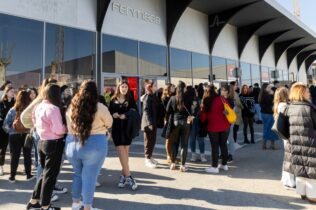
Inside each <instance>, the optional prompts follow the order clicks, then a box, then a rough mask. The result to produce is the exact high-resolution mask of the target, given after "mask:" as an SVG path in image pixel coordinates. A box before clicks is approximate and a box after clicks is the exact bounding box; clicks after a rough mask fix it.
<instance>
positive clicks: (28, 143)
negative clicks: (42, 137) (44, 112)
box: [24, 131, 34, 149]
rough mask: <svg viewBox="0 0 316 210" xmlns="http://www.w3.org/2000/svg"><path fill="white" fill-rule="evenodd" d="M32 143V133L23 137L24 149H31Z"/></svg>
mask: <svg viewBox="0 0 316 210" xmlns="http://www.w3.org/2000/svg"><path fill="white" fill-rule="evenodd" d="M33 141H34V139H33V131H30V132H29V133H28V134H27V135H26V137H25V142H24V147H25V148H28V149H31V148H32V145H33Z"/></svg>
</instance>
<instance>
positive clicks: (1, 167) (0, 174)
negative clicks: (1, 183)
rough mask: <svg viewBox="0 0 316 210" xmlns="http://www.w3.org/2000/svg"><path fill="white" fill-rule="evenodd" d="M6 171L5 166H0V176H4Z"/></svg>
mask: <svg viewBox="0 0 316 210" xmlns="http://www.w3.org/2000/svg"><path fill="white" fill-rule="evenodd" d="M3 174H4V171H3V166H0V176H3Z"/></svg>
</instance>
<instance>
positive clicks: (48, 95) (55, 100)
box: [42, 83, 66, 124]
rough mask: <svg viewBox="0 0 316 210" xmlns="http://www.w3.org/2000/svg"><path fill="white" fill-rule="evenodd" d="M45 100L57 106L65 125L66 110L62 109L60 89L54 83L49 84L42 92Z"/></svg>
mask: <svg viewBox="0 0 316 210" xmlns="http://www.w3.org/2000/svg"><path fill="white" fill-rule="evenodd" d="M42 96H43V99H45V100H48V101H49V102H50V103H51V104H53V105H55V106H57V107H58V108H59V110H60V113H61V116H62V120H63V123H64V124H66V117H65V110H64V109H62V102H61V91H60V87H59V86H58V85H57V84H54V83H48V84H47V85H46V87H45V88H44V89H43V90H42Z"/></svg>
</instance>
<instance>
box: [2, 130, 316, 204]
mask: <svg viewBox="0 0 316 210" xmlns="http://www.w3.org/2000/svg"><path fill="white" fill-rule="evenodd" d="M256 131H257V135H256V140H257V141H259V140H260V129H259V128H257V129H256ZM240 137H241V136H240ZM206 142H207V146H206V147H207V148H208V151H209V150H210V146H209V143H208V141H206ZM141 145H142V143H141V138H140V139H137V140H136V141H135V142H134V144H133V146H132V148H131V160H130V163H131V169H132V171H133V176H134V177H135V178H136V179H137V181H138V183H139V185H140V187H139V189H138V190H137V191H136V192H133V191H131V190H130V189H118V188H117V181H118V177H119V175H120V163H119V160H118V158H117V156H116V152H115V148H114V147H113V145H112V143H111V147H110V152H109V157H108V158H107V159H106V162H105V164H104V167H103V169H102V175H101V176H100V177H99V180H100V182H101V183H102V186H101V187H100V188H98V189H97V190H96V194H95V202H94V204H95V207H98V208H101V209H105V210H116V209H128V210H134V209H135V210H156V209H164V210H166V209H173V210H185V209H188V210H189V209H190V210H191V209H192V210H204V209H229V210H230V209H316V206H313V205H311V204H309V203H307V202H305V201H302V200H301V199H300V198H299V196H298V195H296V193H295V191H292V190H285V189H284V188H283V187H282V186H281V184H280V181H279V180H280V177H281V165H282V156H283V154H282V153H283V152H282V150H276V151H271V150H267V151H263V150H261V147H260V143H257V144H255V145H247V146H245V147H242V148H241V149H239V150H238V151H237V154H236V157H235V161H234V162H233V163H231V164H230V170H229V171H228V172H221V173H220V174H218V175H210V174H206V173H205V172H204V168H205V167H207V164H201V163H196V164H193V163H189V166H190V171H189V172H188V173H181V172H179V171H170V170H169V169H168V166H167V164H165V156H164V154H165V152H164V150H163V140H162V139H159V140H158V146H157V149H156V151H155V158H156V159H157V160H158V161H159V162H160V163H161V164H159V168H158V169H147V168H145V167H144V160H143V147H142V146H141ZM279 148H282V145H279ZM208 153H209V152H208ZM208 159H210V157H209V156H208ZM7 163H8V161H7ZM8 170H9V167H8V164H6V171H8ZM19 171H20V172H19V175H18V176H17V180H20V181H18V182H16V183H15V184H10V183H9V182H8V181H7V178H8V174H6V175H5V176H3V177H0V209H1V210H2V209H10V210H19V209H25V204H26V203H27V201H28V200H29V198H30V196H31V191H32V187H33V186H34V183H35V181H32V182H26V181H23V179H25V177H24V176H22V174H23V173H22V172H23V167H22V164H21V166H20V167H19ZM71 171H72V169H71V166H70V165H69V164H68V162H65V164H64V167H63V170H62V172H61V176H60V178H59V182H60V184H61V185H62V186H66V187H67V188H68V189H70V188H71V177H72V172H71ZM55 204H56V205H57V206H61V207H63V209H70V208H69V207H70V206H71V194H70V193H67V194H65V195H61V196H60V201H58V202H56V203H55Z"/></svg>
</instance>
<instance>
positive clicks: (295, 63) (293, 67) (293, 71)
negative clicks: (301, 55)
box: [289, 58, 303, 82]
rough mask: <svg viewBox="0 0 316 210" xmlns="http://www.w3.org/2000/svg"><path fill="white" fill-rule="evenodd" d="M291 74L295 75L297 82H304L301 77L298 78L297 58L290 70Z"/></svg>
mask: <svg viewBox="0 0 316 210" xmlns="http://www.w3.org/2000/svg"><path fill="white" fill-rule="evenodd" d="M289 72H290V73H294V79H295V80H296V79H297V81H300V82H303V81H301V80H300V79H299V76H298V72H297V61H296V58H294V60H293V62H292V63H291V65H290V68H289Z"/></svg>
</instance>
